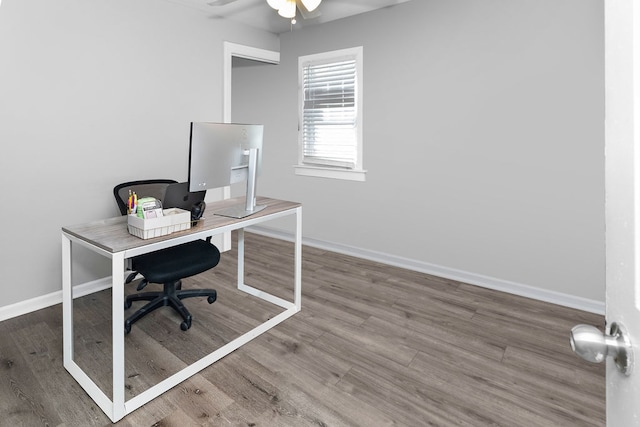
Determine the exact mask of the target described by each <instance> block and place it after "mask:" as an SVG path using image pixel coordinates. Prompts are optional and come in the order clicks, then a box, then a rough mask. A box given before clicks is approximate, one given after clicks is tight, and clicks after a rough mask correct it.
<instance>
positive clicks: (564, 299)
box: [0, 226, 605, 322]
mask: <svg viewBox="0 0 640 427" xmlns="http://www.w3.org/2000/svg"><path fill="white" fill-rule="evenodd" d="M248 230H249V231H251V232H253V233H256V234H261V235H263V236H268V237H273V238H277V239H281V240H287V241H290V242H291V241H293V234H291V233H286V232H283V231H280V230H275V229H272V228H268V227H259V226H258V227H256V226H254V227H250V228H249V229H248ZM302 242H303V243H304V244H305V245H307V246H311V247H314V248H318V249H324V250H327V251H331V252H337V253H340V254H344V255H350V256H354V257H357V258H362V259H367V260H370V261H374V262H379V263H381V264H387V265H393V266H395V267H400V268H406V269H407V270H413V271H418V272H420V273H425V274H431V275H434V276H438V277H443V278H445V279H451V280H457V281H459V282H464V283H468V284H470V285H475V286H480V287H483V288H488V289H493V290H496V291H501V292H507V293H510V294H514V295H519V296H523V297H527V298H532V299H536V300H539V301H545V302H549V303H552V304H558V305H561V306H564V307H571V308H575V309H578V310H583V311H588V312H590V313H596V314H601V315H604V314H605V305H604V302H601V301H596V300H591V299H587V298H582V297H578V296H574V295H568V294H564V293H561V292H555V291H551V290H547V289H540V288H536V287H533V286H529V285H523V284H520V283H515V282H510V281H508V280H502V279H497V278H495V277H489V276H484V275H481V274H476V273H470V272H468V271H463V270H457V269H454V268H449V267H443V266H439V265H435V264H430V263H427V262H423V261H417V260H413V259H409V258H403V257H399V256H395V255H390V254H385V253H382V252H376V251H371V250H368V249H362V248H356V247H353V246H348V245H343V244H340V243H332V242H326V241H323V240H317V239H310V238H306V237H304V238H303V239H302ZM110 287H111V277H105V278H102V279H98V280H94V281H92V282H88V283H83V284H81V285H77V286H74V288H73V297H74V298H78V297H82V296H85V295H89V294H91V293H93V292H98V291H102V290H104V289H108V288H110ZM60 303H62V290H60V291H56V292H52V293H50V294H47V295H42V296H39V297H36V298H32V299H29V300H26V301H20V302H18V303H15V304H11V305H7V306H4V307H0V322H1V321H3V320H7V319H11V318H13V317H17V316H21V315H23V314H27V313H31V312H33V311H37V310H40V309H43V308H47V307H50V306H52V305H56V304H60Z"/></svg>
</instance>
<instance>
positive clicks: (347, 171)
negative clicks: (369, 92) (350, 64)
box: [294, 46, 366, 181]
mask: <svg viewBox="0 0 640 427" xmlns="http://www.w3.org/2000/svg"><path fill="white" fill-rule="evenodd" d="M362 57H363V48H362V46H358V47H353V48H347V49H339V50H333V51H329V52H322V53H316V54H312V55H304V56H300V57H298V164H297V165H295V166H294V168H295V173H296V175H303V176H316V177H322V178H334V179H344V180H351V181H364V180H365V176H366V170H365V169H364V168H363V114H362V113H363V102H362V100H363V79H362V68H363V67H362V64H363V59H362ZM345 59H353V60H355V67H356V82H355V85H356V87H355V108H356V117H355V126H356V141H355V142H356V150H357V152H356V162H355V165H354V166H353V167H351V168H347V167H341V166H330V165H318V164H313V163H305V161H304V141H303V109H304V89H303V78H304V68H305V67H306V66H309V65H321V64H327V63H332V62H339V61H343V60H345Z"/></svg>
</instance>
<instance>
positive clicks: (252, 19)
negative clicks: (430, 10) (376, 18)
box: [167, 0, 409, 34]
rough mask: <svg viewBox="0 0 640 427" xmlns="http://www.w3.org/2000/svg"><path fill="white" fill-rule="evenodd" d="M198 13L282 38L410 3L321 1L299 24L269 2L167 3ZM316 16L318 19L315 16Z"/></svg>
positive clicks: (398, 0) (187, 0)
mask: <svg viewBox="0 0 640 427" xmlns="http://www.w3.org/2000/svg"><path fill="white" fill-rule="evenodd" d="M167 1H170V2H172V3H178V4H182V5H184V6H186V7H190V8H194V9H198V10H200V11H202V12H203V13H206V14H207V15H209V16H210V18H212V19H228V20H230V21H234V22H239V23H242V24H246V25H249V26H251V27H255V28H259V29H261V30H265V31H269V32H271V33H275V34H280V33H284V32H288V31H292V30H296V29H300V28H302V27H307V26H310V25H316V24H321V23H323V22H329V21H334V20H336V19H341V18H346V17H347V16H352V15H358V14H360V13H364V12H369V11H372V10H376V9H382V8H384V7H389V6H394V5H396V4H399V3H404V2H406V1H409V0H322V3H320V6H318V8H317V9H316V10H315V11H314V12H312V15H314V17H309V18H308V19H303V18H302V16H300V13H298V15H297V23H296V24H295V25H293V26H292V25H291V20H289V19H286V18H283V17H281V16H279V15H278V12H277V11H276V10H274V9H272V8H271V7H269V5H268V4H267V1H266V0H167ZM315 15H317V16H315Z"/></svg>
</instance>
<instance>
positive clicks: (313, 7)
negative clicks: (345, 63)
mask: <svg viewBox="0 0 640 427" xmlns="http://www.w3.org/2000/svg"><path fill="white" fill-rule="evenodd" d="M0 1H1V0H0ZM235 1H237V0H213V1H211V2H209V3H208V4H209V6H224V5H227V4H229V3H233V2H235ZM266 1H267V4H268V5H269V6H271V7H272V8H273V9H275V10H277V11H278V15H280V16H282V17H283V18H288V19H291V23H292V24H295V23H296V14H297V11H300V15H302V17H303V18H304V19H312V18H317V17H318V16H320V11H319V10H318V6H319V5H320V2H321V1H322V0H266Z"/></svg>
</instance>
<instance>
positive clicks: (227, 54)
mask: <svg viewBox="0 0 640 427" xmlns="http://www.w3.org/2000/svg"><path fill="white" fill-rule="evenodd" d="M233 58H243V59H250V60H252V61H258V62H264V63H266V64H274V65H278V64H280V52H276V51H274V50H267V49H261V48H258V47H253V46H247V45H243V44H238V43H232V42H229V41H224V42H223V54H222V67H223V70H222V121H223V122H224V123H231V99H232V91H231V89H232V74H233ZM230 197H231V187H224V188H223V189H222V199H223V200H224V199H229V198H230ZM221 240H222V241H221V242H217V244H218V245H219V246H221V247H220V250H221V251H227V250H229V249H231V233H224V235H223V236H222V239H221Z"/></svg>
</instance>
